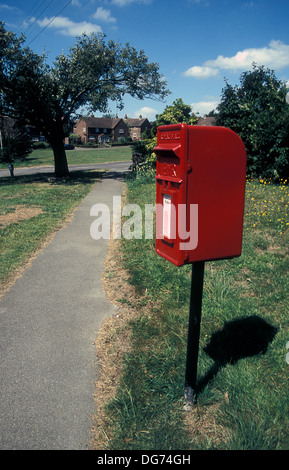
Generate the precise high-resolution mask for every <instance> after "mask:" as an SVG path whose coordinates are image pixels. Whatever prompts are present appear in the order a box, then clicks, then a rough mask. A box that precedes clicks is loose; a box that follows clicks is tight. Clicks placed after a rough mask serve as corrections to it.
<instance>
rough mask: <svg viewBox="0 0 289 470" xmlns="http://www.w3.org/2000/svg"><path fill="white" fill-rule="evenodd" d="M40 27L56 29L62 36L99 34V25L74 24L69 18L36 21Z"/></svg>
mask: <svg viewBox="0 0 289 470" xmlns="http://www.w3.org/2000/svg"><path fill="white" fill-rule="evenodd" d="M37 23H38V24H39V26H41V27H49V28H54V29H57V30H58V31H59V32H60V33H61V34H63V35H64V36H80V35H81V34H82V33H86V34H90V33H100V32H101V27H100V26H99V25H96V24H93V23H89V22H87V21H82V22H80V23H76V22H75V21H71V20H70V19H69V18H66V17H64V16H59V17H57V18H54V19H53V17H52V18H44V19H43V20H39V21H37Z"/></svg>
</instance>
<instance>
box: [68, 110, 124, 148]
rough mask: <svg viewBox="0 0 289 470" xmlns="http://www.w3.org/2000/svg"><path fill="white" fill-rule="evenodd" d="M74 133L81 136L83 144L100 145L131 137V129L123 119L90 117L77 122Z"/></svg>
mask: <svg viewBox="0 0 289 470" xmlns="http://www.w3.org/2000/svg"><path fill="white" fill-rule="evenodd" d="M73 133H74V134H76V135H77V136H79V138H80V139H81V141H82V143H84V144H87V143H88V142H96V143H100V144H105V143H111V142H118V141H119V140H120V139H121V138H124V139H126V138H127V137H129V129H128V127H127V125H126V123H125V122H124V120H123V119H119V118H114V119H110V118H102V117H101V118H96V117H88V118H82V119H80V120H79V121H77V123H76V125H75V126H74V128H73Z"/></svg>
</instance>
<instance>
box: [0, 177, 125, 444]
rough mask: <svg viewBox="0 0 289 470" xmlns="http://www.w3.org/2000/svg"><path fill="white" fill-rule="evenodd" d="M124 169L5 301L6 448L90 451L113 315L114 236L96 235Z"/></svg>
mask: <svg viewBox="0 0 289 470" xmlns="http://www.w3.org/2000/svg"><path fill="white" fill-rule="evenodd" d="M122 191H123V181H122V173H121V170H119V172H118V171H116V172H110V173H108V174H107V175H106V176H105V178H104V179H103V180H102V181H100V182H99V183H97V184H96V186H94V188H93V190H92V191H91V192H90V193H89V195H88V196H87V197H86V198H85V200H84V201H83V202H82V204H81V205H80V206H79V208H78V209H77V210H76V212H75V214H74V216H73V218H72V220H71V221H70V222H69V223H68V225H66V227H64V228H63V229H61V230H59V231H58V232H57V233H56V235H55V237H54V239H53V240H52V241H51V242H50V243H49V244H48V246H47V247H46V248H45V249H44V250H43V251H42V252H41V253H40V254H39V255H38V256H37V257H36V258H35V260H34V261H33V262H32V264H31V266H30V267H29V268H28V269H27V270H26V271H25V272H24V274H23V276H22V277H21V278H20V279H18V280H17V281H16V283H15V284H14V285H13V286H12V287H11V289H10V290H9V291H8V292H7V293H6V295H5V296H4V297H3V298H2V300H1V301H0V357H1V365H0V394H1V395H0V396H1V401H0V449H2V450H4V449H10V450H20V449H25V450H84V449H89V444H90V438H91V428H92V424H93V423H92V415H93V414H94V413H95V411H96V408H95V403H94V399H93V395H94V390H95V380H96V378H97V362H96V354H95V348H94V344H93V343H94V340H95V338H96V336H97V331H98V329H99V327H100V325H101V323H102V321H103V320H104V319H105V318H106V317H107V316H109V315H111V314H112V313H114V307H113V305H112V304H111V303H110V302H108V301H107V299H106V296H105V293H104V291H103V286H102V281H101V276H102V271H103V262H104V260H105V256H106V252H107V243H108V240H93V239H92V238H91V236H90V225H91V223H92V221H93V220H95V217H91V216H90V209H91V207H92V206H93V205H94V204H96V203H103V204H107V205H108V206H109V207H110V208H112V197H113V196H114V195H120V194H121V193H122Z"/></svg>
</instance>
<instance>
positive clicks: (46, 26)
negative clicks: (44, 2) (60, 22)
mask: <svg viewBox="0 0 289 470" xmlns="http://www.w3.org/2000/svg"><path fill="white" fill-rule="evenodd" d="M52 1H53V0H52ZM71 2H72V0H69V1H68V2H67V3H66V4H65V5H64V7H63V8H62V9H61V10H60V11H59V12H58V13H57V14H56V15H55V16H54V17H53V18H52V19H51V20H50V21H49V23H47V25H45V26H44V28H42V30H41V31H39V33H38V34H37V35H36V36H35V37H34V38H33V39H32V40H31V41H30V42H29V44H28V46H30V44H31V43H32V42H33V41H34V40H35V39H36V38H38V36H40V34H41V33H43V31H44V30H45V29H46V28H48V26H49V25H50V24H51V23H52V22H53V21H54V20H55V19H56V18H57V17H58V16H59V15H60V14H61V13H62V12H63V11H64V10H65V8H66V7H68V5H69V4H70V3H71ZM50 3H52V2H50ZM48 6H49V5H48Z"/></svg>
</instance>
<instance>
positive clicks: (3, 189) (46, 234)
mask: <svg viewBox="0 0 289 470" xmlns="http://www.w3.org/2000/svg"><path fill="white" fill-rule="evenodd" d="M101 176H102V172H88V171H78V172H71V177H70V178H67V179H62V180H57V179H55V178H53V175H50V176H49V175H46V176H43V175H36V176H15V177H14V178H11V177H8V178H0V199H1V207H0V286H1V287H0V297H1V296H2V295H3V294H4V293H5V291H6V290H7V288H8V287H9V286H10V285H11V283H13V282H14V281H15V279H16V278H17V277H18V276H19V275H21V273H22V272H23V270H24V268H25V267H26V266H27V263H28V262H29V260H30V259H31V257H32V256H34V255H35V253H37V252H38V251H39V250H40V249H42V248H43V246H44V245H45V244H46V243H47V242H48V241H49V240H50V238H51V236H53V234H54V233H55V231H56V230H58V229H59V228H61V227H62V226H63V225H64V224H65V223H66V222H67V221H68V220H69V217H70V215H71V214H72V212H73V210H74V209H75V208H76V207H77V206H78V205H79V203H80V202H81V200H82V199H83V198H84V197H85V196H86V194H88V192H89V191H90V190H91V188H92V185H93V184H94V183H95V182H96V181H97V180H99V178H101Z"/></svg>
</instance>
